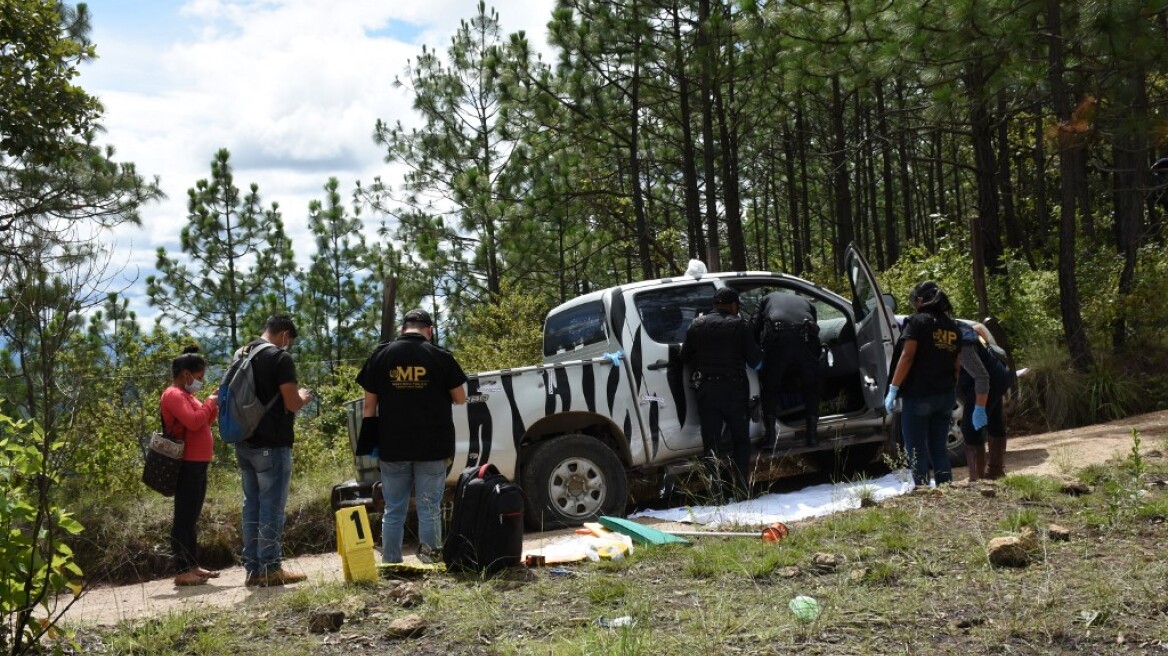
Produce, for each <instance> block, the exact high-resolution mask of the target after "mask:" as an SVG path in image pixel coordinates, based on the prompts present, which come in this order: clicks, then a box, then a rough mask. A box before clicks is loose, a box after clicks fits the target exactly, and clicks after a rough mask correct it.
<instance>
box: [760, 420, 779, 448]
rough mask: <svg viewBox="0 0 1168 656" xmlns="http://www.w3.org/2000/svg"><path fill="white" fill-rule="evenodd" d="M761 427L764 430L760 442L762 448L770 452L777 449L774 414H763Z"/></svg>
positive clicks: (777, 437) (777, 439)
mask: <svg viewBox="0 0 1168 656" xmlns="http://www.w3.org/2000/svg"><path fill="white" fill-rule="evenodd" d="M762 428H763V431H764V434H763V439H762V444H763V447H762V448H763V449H764V450H769V451H771V452H772V453H774V452H775V451H778V450H779V436H778V431H776V430H775V416H774V415H763V417H762Z"/></svg>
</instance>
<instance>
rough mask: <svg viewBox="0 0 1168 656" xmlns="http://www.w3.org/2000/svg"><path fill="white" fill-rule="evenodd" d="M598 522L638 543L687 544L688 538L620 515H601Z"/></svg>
mask: <svg viewBox="0 0 1168 656" xmlns="http://www.w3.org/2000/svg"><path fill="white" fill-rule="evenodd" d="M600 523H601V524H602V525H604V527H605V528H608V529H610V530H613V531H616V532H617V533H623V534H625V535H627V536H629V537H630V538H632V539H633V542H636V543H638V544H670V543H678V544H689V540H686V539H685V538H680V537H677V536H676V535H673V534H671V533H666V532H665V531H659V530H657V529H655V528H653V527H652V526H645V525H644V524H640V523H637V522H634V521H631V520H628V519H624V518H622V517H601V518H600Z"/></svg>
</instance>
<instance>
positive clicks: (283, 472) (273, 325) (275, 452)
mask: <svg viewBox="0 0 1168 656" xmlns="http://www.w3.org/2000/svg"><path fill="white" fill-rule="evenodd" d="M296 335H297V332H296V324H295V323H293V322H292V319H291V318H289V317H286V316H283V315H276V316H273V317H271V318H269V319H268V321H267V323H265V324H264V332H263V334H262V335H260V337H259V338H258V339H255V340H252V341H251V342H250V343H248V344H247V345H245V346H244V351H245V352H246V353H250V352H251V350H252V349H254V348H256V347H258V346H264V347H265V348H262V349H260V351H259V352H258V353H256V356H255V358H254V359H253V360H252V365H251V366H252V375H253V376H255V392H256V399H257V400H258V401H259V402H260V403H263V404H264V405H265V406H266V407H267V408H268V410H267V412H266V413H264V416H263V418H262V419H261V420H260V423H259V425H258V426H257V427H256V429H255V432H254V433H252V435H251V437H249V438H248V439H246V440H244V441H242V442H237V443H236V444H235V459H236V461H237V462H238V463H239V474H240V478H241V479H242V483H243V527H242V531H241V532H242V534H243V567H244V569H245V570H246V571H247V578H246V580H245V582H246V584H247V585H255V586H270V585H284V584H286V583H297V582H300V581H303V580H304V579H305V578H306V577H305V575H304V574H303V573H301V572H290V571H288V570H285V569H284V567H283V544H282V540H283V534H284V517H285V505H286V504H287V503H288V488H289V485H290V483H291V481H292V444H293V442H294V441H295V434H294V431H293V422H294V420H295V419H296V411H297V410H299V409H300V408H303V407H304V406H305V404H307V403H308V402H309V401H310V400H312V392H310V391H308V390H307V389H304V388H302V387H300V386H299V385H298V383H297V381H296V364H295V363H294V362H293V361H292V356H291V355H290V354H289V353H288V347H290V346H291V345H292V342H293V340H295V339H296ZM267 344H271V345H273V346H275V347H276V348H267V347H266V345H267Z"/></svg>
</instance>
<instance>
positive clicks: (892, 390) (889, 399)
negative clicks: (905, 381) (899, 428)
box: [884, 385, 900, 414]
mask: <svg viewBox="0 0 1168 656" xmlns="http://www.w3.org/2000/svg"><path fill="white" fill-rule="evenodd" d="M899 393H900V388H899V387H897V386H896V385H889V386H888V396H885V397H884V409H885V410H887V411H888V414H892V407H893V406H894V405H896V395H897V394H899Z"/></svg>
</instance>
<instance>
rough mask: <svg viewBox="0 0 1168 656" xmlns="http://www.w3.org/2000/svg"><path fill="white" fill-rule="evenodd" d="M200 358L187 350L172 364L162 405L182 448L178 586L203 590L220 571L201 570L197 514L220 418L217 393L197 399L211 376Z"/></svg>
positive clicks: (173, 539)
mask: <svg viewBox="0 0 1168 656" xmlns="http://www.w3.org/2000/svg"><path fill="white" fill-rule="evenodd" d="M198 353H199V347H197V346H188V347H187V348H185V349H183V354H182V355H180V356H178V357H177V358H175V359H174V361H173V362H171V363H170V375H171V381H170V386H169V387H167V388H166V390H164V391H163V392H162V398H161V399H159V402H158V408H159V411H160V412H161V413H162V425H163V426H164V427H165V428H166V431H167V432H168V433H170V434H171V435H173V436H174V437H177V438H179V439H180V440H182V441H183V443H184V447H183V459H182V465H180V467H179V470H178V488H177V489H176V490H175V493H174V522H173V524H172V525H171V529H170V550H171V553H173V554H174V565H175V569H176V570H177V571H178V576H175V577H174V584H175V585H180V586H187V585H202V584H204V583H206V582H207V579H214V578H219V572H215V571H212V570H208V569H203V568H202V567H199V561H198V559H197V556H198V551H199V515H200V514H201V513H202V512H203V502H204V501H205V500H206V498H207V468H208V467H209V466H210V464H211V455H212V452H213V450H214V441H213V439H212V437H211V424H213V423H214V422H215V418H216V417H218V416H219V403H218V398H217V395H216V394H214V393H212V394H211V395H210V396H208V397H207V400H205V401H202V402H200V401H199V400H198V399H197V398H195V393H197V392H198V391H199V390H200V389H202V388H203V379H204V377H205V376H206V374H207V361H206V360H204V359H203V357H202V356H201V355H199V354H198Z"/></svg>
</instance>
